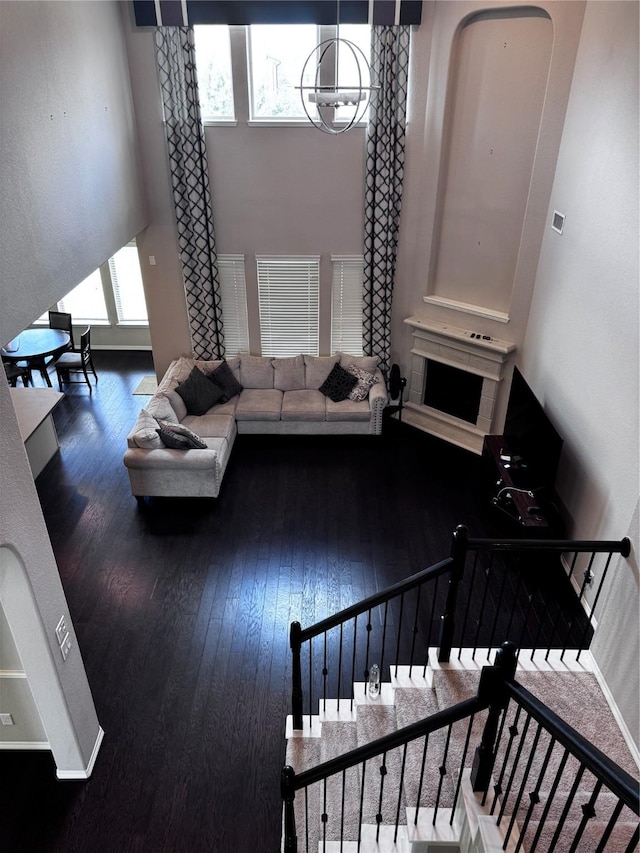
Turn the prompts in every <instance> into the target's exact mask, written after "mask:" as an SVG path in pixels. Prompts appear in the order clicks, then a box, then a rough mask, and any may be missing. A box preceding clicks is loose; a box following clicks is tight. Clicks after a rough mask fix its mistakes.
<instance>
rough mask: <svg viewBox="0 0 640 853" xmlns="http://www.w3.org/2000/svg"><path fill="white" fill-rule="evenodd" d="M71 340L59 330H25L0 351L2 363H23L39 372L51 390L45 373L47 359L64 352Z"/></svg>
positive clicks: (47, 375) (47, 374)
mask: <svg viewBox="0 0 640 853" xmlns="http://www.w3.org/2000/svg"><path fill="white" fill-rule="evenodd" d="M70 341H71V338H70V337H69V335H68V334H67V333H66V332H63V331H61V330H60V329H27V330H26V331H24V332H20V334H19V335H18V337H17V338H15V340H13V341H11V343H10V344H7V345H6V347H2V349H0V355H2V360H3V361H13V362H15V361H24V362H26V363H27V364H28V366H29V369H30V370H39V371H40V375H41V376H42V378H43V379H44V381H45V382H46V384H47V385H48V386H49V388H51V379H50V378H49V373H48V372H47V358H49V357H50V356H56V355H58V353H61V352H64V351H65V350H66V349H68V347H69V342H70Z"/></svg>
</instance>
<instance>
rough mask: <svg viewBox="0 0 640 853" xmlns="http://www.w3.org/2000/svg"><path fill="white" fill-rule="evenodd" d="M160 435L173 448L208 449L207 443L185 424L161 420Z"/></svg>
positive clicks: (166, 444)
mask: <svg viewBox="0 0 640 853" xmlns="http://www.w3.org/2000/svg"><path fill="white" fill-rule="evenodd" d="M158 435H159V436H160V440H161V441H162V443H163V444H164V446H165V447H170V448H172V450H206V448H207V444H206V442H205V441H203V440H202V439H201V438H200V436H199V435H196V434H195V433H194V432H192V431H191V430H190V429H188V427H186V426H183V424H170V423H167V422H166V421H159V428H158Z"/></svg>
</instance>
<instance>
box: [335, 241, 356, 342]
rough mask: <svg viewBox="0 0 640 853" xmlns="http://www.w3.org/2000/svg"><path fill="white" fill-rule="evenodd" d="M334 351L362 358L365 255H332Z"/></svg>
mask: <svg viewBox="0 0 640 853" xmlns="http://www.w3.org/2000/svg"><path fill="white" fill-rule="evenodd" d="M331 266H332V282H331V352H348V353H351V354H352V355H362V311H363V299H362V283H363V276H364V258H363V257H362V255H332V256H331Z"/></svg>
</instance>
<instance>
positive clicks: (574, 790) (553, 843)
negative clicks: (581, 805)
mask: <svg viewBox="0 0 640 853" xmlns="http://www.w3.org/2000/svg"><path fill="white" fill-rule="evenodd" d="M583 775H584V765H581V767H580V769H579V770H578V773H577V774H576V778H575V779H574V782H573V785H572V786H571V791H570V792H569V796H568V797H567V801H566V803H565V805H564V808H563V809H562V814H561V815H560V818H559V820H558V823H557V825H556V831H555V832H554V834H553V838H552V839H551V844H550V845H549V850H555V846H556V844H557V843H558V839H559V838H560V835H561V833H562V830H563V828H564V823H565V821H566V819H567V815H568V814H569V810H570V809H571V806H572V805H573V801H574V799H575V796H576V793H577V791H578V788H579V787H580V782H581V781H582V777H583Z"/></svg>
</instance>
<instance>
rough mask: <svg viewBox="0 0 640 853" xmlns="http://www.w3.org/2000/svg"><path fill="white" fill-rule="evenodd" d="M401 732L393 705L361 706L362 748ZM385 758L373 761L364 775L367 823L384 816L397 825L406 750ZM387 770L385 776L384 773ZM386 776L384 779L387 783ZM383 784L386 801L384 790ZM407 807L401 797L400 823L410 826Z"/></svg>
mask: <svg viewBox="0 0 640 853" xmlns="http://www.w3.org/2000/svg"><path fill="white" fill-rule="evenodd" d="M396 729H397V718H396V709H395V706H393V705H373V704H372V705H361V706H359V707H358V715H357V730H358V746H362V745H364V744H366V743H370V742H371V741H372V740H376V739H377V738H380V737H383V736H384V735H386V734H391V733H392V732H394V731H396ZM382 759H383V757H382V756H380V757H378V758H375V759H372V760H371V761H368V762H367V764H366V769H365V772H364V799H363V812H362V820H363V823H376V815H377V814H378V813H379V814H381V815H382V821H383V823H393V822H394V821H395V819H396V813H397V810H398V800H399V797H398V792H399V790H400V776H401V769H402V749H394V750H391V751H390V752H388V753H387V754H386V755H385V756H384V765H383V760H382ZM382 769H384V771H386V772H384V773H382V772H381V771H382ZM383 776H384V779H383ZM381 780H382V781H383V784H382V801H380V789H381ZM405 807H406V804H405V802H404V798H403V797H402V796H400V823H405V822H406V815H405Z"/></svg>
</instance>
